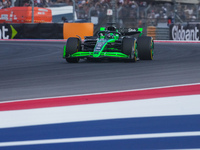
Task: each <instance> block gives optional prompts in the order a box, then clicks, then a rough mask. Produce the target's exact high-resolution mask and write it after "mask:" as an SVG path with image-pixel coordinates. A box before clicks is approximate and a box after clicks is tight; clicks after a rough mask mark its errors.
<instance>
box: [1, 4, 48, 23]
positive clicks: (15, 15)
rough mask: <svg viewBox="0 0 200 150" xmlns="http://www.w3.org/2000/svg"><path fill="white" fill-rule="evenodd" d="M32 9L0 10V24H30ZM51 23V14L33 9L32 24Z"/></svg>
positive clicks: (38, 8)
mask: <svg viewBox="0 0 200 150" xmlns="http://www.w3.org/2000/svg"><path fill="white" fill-rule="evenodd" d="M31 22H32V7H11V8H5V9H1V10H0V23H31ZM46 22H52V12H51V10H50V9H47V8H40V7H34V23H46Z"/></svg>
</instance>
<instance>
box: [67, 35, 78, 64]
mask: <svg viewBox="0 0 200 150" xmlns="http://www.w3.org/2000/svg"><path fill="white" fill-rule="evenodd" d="M80 49H81V41H80V39H79V38H73V37H71V38H68V39H67V42H66V61H67V62H68V63H78V62H79V58H73V57H69V56H70V55H72V54H74V53H76V52H78V51H80Z"/></svg>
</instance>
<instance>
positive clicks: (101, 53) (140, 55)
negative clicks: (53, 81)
mask: <svg viewBox="0 0 200 150" xmlns="http://www.w3.org/2000/svg"><path fill="white" fill-rule="evenodd" d="M142 31H143V29H142V28H137V29H132V28H123V29H119V30H118V29H117V28H116V27H115V26H108V27H101V28H100V31H99V32H98V33H97V36H87V37H85V39H84V40H83V41H82V40H81V38H80V37H78V36H77V38H76V37H70V38H68V39H67V42H66V45H65V46H64V50H63V58H65V59H66V61H67V62H69V63H77V62H79V60H80V59H81V58H88V59H105V58H108V59H109V58H117V59H123V60H124V61H129V62H136V61H137V60H139V59H140V60H152V59H153V49H154V41H153V38H152V37H149V36H141V35H142Z"/></svg>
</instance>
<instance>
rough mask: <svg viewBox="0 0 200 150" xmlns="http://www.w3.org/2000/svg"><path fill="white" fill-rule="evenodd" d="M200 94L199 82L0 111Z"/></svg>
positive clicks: (8, 105) (9, 105)
mask: <svg viewBox="0 0 200 150" xmlns="http://www.w3.org/2000/svg"><path fill="white" fill-rule="evenodd" d="M195 94H200V84H197V85H187V86H176V87H165V88H156V89H147V90H137V91H124V92H116V93H104V94H94V95H82V96H81V95H80V96H72V97H58V98H46V99H37V100H27V101H13V102H5V103H0V111H8V110H22V109H34V108H46V107H57V106H72V105H82V104H95V103H106V102H118V101H129V100H141V99H149V98H161V97H170V96H185V95H195Z"/></svg>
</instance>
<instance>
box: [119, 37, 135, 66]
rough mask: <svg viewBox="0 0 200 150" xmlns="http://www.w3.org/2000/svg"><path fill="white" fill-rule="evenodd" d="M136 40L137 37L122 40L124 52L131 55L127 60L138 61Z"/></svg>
mask: <svg viewBox="0 0 200 150" xmlns="http://www.w3.org/2000/svg"><path fill="white" fill-rule="evenodd" d="M135 44H136V40H135V38H124V39H123V41H122V53H124V54H126V55H128V56H129V59H126V60H125V61H126V62H136V61H137V50H136V49H135Z"/></svg>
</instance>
